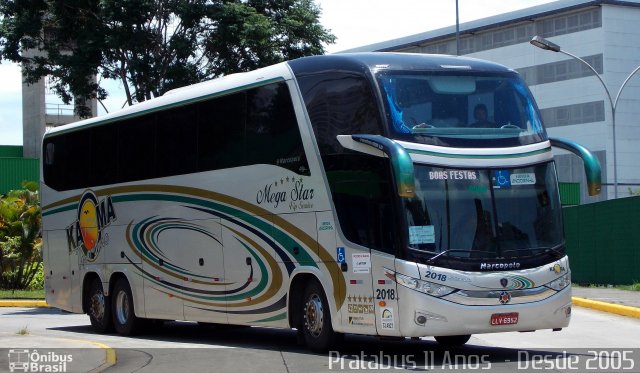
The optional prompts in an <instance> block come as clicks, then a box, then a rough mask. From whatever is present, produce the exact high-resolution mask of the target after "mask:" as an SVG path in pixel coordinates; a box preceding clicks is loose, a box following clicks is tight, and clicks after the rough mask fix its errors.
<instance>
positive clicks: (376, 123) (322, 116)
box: [298, 73, 383, 156]
mask: <svg viewBox="0 0 640 373" xmlns="http://www.w3.org/2000/svg"><path fill="white" fill-rule="evenodd" d="M298 81H299V83H300V89H301V90H302V96H303V98H304V103H305V105H306V107H307V112H308V113H309V118H310V119H311V125H312V126H313V131H314V133H315V135H316V139H317V141H318V146H319V147H320V154H321V155H323V156H324V155H326V154H332V153H340V152H342V151H343V150H344V148H343V147H342V146H341V145H340V143H339V142H338V140H337V139H336V136H337V135H351V134H372V135H380V134H382V133H383V132H382V125H381V124H380V113H379V111H378V105H376V101H375V97H374V95H373V91H372V90H371V84H370V83H369V82H368V81H367V79H366V78H365V77H364V76H359V75H353V74H346V73H338V74H336V73H332V74H315V75H308V76H303V77H300V78H298Z"/></svg>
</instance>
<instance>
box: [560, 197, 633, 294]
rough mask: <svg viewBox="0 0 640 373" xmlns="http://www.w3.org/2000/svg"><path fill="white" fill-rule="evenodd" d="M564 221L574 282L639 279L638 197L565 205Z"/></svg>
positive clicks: (624, 281)
mask: <svg viewBox="0 0 640 373" xmlns="http://www.w3.org/2000/svg"><path fill="white" fill-rule="evenodd" d="M564 224H565V226H564V230H565V236H566V239H567V253H568V254H569V260H570V263H571V277H572V281H573V282H574V283H579V284H612V285H620V284H632V283H636V282H640V197H629V198H620V199H616V200H609V201H604V202H597V203H591V204H587V205H581V206H573V207H565V208H564Z"/></svg>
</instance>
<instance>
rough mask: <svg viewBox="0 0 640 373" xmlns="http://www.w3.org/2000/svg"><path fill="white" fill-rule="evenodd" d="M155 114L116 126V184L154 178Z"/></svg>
mask: <svg viewBox="0 0 640 373" xmlns="http://www.w3.org/2000/svg"><path fill="white" fill-rule="evenodd" d="M155 117H156V116H155V114H150V115H144V116H141V117H138V118H132V119H129V120H126V121H124V122H121V123H119V124H118V182H121V183H126V182H128V181H135V180H144V179H151V178H153V177H154V176H155V152H154V149H155V142H156V139H155V137H156V131H155Z"/></svg>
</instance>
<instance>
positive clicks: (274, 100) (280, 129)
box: [245, 82, 309, 175]
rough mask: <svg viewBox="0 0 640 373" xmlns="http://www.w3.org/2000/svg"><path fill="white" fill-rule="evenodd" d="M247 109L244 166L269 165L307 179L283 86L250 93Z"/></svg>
mask: <svg viewBox="0 0 640 373" xmlns="http://www.w3.org/2000/svg"><path fill="white" fill-rule="evenodd" d="M247 105H248V112H247V127H246V132H245V134H246V145H245V147H246V162H247V164H250V165H251V164H271V165H276V166H280V167H283V168H286V169H288V170H290V171H293V172H295V173H297V174H300V175H309V166H308V163H307V158H306V156H305V154H304V148H303V146H302V138H301V136H300V130H299V128H298V121H297V119H296V115H295V112H294V110H293V103H292V101H291V95H290V94H289V89H288V88H287V85H286V84H285V83H284V82H282V83H274V84H269V85H266V86H263V87H258V88H254V89H252V90H250V91H248V92H247Z"/></svg>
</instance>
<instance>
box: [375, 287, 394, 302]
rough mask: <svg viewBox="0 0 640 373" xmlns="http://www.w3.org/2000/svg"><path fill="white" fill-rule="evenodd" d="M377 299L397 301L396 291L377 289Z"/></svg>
mask: <svg viewBox="0 0 640 373" xmlns="http://www.w3.org/2000/svg"><path fill="white" fill-rule="evenodd" d="M376 299H391V300H393V299H396V291H395V290H393V289H376Z"/></svg>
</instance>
